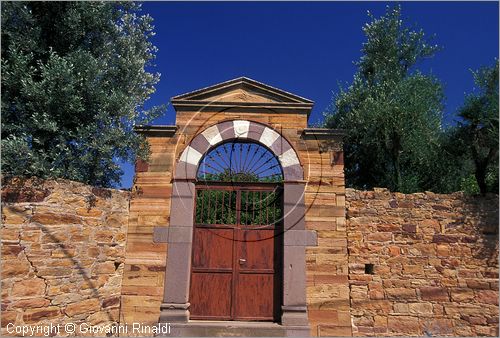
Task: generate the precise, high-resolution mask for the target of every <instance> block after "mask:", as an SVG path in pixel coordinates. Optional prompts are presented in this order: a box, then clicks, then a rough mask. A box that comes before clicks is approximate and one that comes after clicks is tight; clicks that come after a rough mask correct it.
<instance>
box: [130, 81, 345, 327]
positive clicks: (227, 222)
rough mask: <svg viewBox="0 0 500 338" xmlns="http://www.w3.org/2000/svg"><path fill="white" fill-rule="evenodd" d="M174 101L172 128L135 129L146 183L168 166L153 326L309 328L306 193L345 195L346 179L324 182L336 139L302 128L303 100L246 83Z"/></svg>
mask: <svg viewBox="0 0 500 338" xmlns="http://www.w3.org/2000/svg"><path fill="white" fill-rule="evenodd" d="M172 103H173V105H174V107H175V109H176V111H177V124H176V126H157V127H142V128H138V131H139V132H142V133H144V134H145V135H146V136H147V137H148V141H149V142H150V144H151V145H152V152H153V154H152V157H153V158H157V159H158V160H154V159H153V160H151V161H150V163H148V164H145V163H138V165H137V168H136V170H137V171H138V172H139V173H140V172H144V174H138V177H139V179H140V180H143V181H142V182H150V183H146V184H145V185H144V184H143V185H142V186H143V187H144V189H149V188H148V187H147V186H148V185H149V184H154V182H153V181H149V179H148V178H147V177H159V174H156V173H155V172H157V170H159V169H156V168H164V167H165V165H166V167H170V168H171V169H167V174H166V175H167V176H168V177H169V179H170V180H171V181H170V183H168V184H169V185H168V187H167V192H168V198H169V199H168V200H169V201H170V204H169V206H167V207H168V210H169V213H168V224H167V226H156V227H155V228H154V241H155V243H166V250H167V255H166V256H167V259H166V269H165V274H164V276H165V279H164V293H163V301H162V304H161V313H160V319H159V321H160V322H162V323H170V324H171V326H172V333H173V334H174V335H195V336H200V335H201V336H203V335H228V334H233V335H257V336H276V335H278V336H283V335H297V334H298V335H302V336H304V335H309V334H310V330H311V326H310V323H309V318H308V311H307V306H308V304H307V300H306V247H308V246H309V247H314V246H316V245H317V233H316V231H314V230H308V229H307V228H306V215H307V213H308V210H309V209H307V208H306V196H308V197H307V198H309V204H311V203H314V200H315V198H317V196H324V197H321V200H322V201H323V202H322V203H325V205H328V204H332V203H333V205H334V206H335V205H336V203H337V201H341V200H337V199H333V200H332V199H331V198H326V197H327V195H326V193H327V192H328V191H329V190H328V189H330V190H331V189H337V190H338V191H339V192H340V193H343V191H344V187H343V176H341V180H342V185H341V186H339V187H338V188H337V185H335V184H337V183H335V184H332V182H333V181H332V179H331V178H330V177H332V176H331V175H332V173H328V175H327V178H326V180H325V181H324V182H323V181H322V179H323V178H322V177H321V175H322V172H323V168H326V169H329V168H331V166H332V165H334V164H337V163H341V161H342V153H341V151H338V150H339V144H340V138H341V136H340V134H339V133H337V132H335V131H333V132H332V131H327V130H318V129H308V128H307V118H308V114H309V112H310V110H311V108H312V102H311V101H309V100H307V99H304V98H302V97H299V96H296V95H293V94H290V93H288V92H285V91H282V90H279V89H276V88H273V87H270V86H267V85H265V84H262V83H259V82H257V81H254V80H250V79H247V78H238V79H235V80H231V81H227V82H224V83H220V84H218V85H215V86H212V87H208V88H204V89H201V90H198V91H194V92H191V93H188V94H184V95H180V96H177V97H174V98H173V99H172ZM168 149H171V152H169V151H168ZM155 154H157V155H156V156H157V157H155ZM158 156H159V157H158ZM170 156H171V157H170ZM155 161H160V162H155ZM170 161H171V162H170ZM155 163H161V164H160V166H159V167H155ZM163 163H165V165H163ZM310 163H315V165H314V167H311V166H310ZM334 174H335V175H343V174H342V172H341V171H340V172H335V173H334ZM167 176H165V177H167ZM162 177H163V176H162ZM335 182H337V181H335ZM308 184H311V185H310V186H309V188H308V187H307V185H308ZM140 185H141V184H140V183H138V184H137V186H140ZM322 185H323V186H324V185H326V186H330V187H332V188H327V189H326V190H325V189H324V188H321V186H322ZM315 190H316V192H315ZM320 190H321V191H320ZM318 192H320V193H321V195H318ZM321 210H322V209H321ZM331 210H334V213H335V215H337V214H338V215H339V216H338V217H340V218H342V219H343V215H344V211H343V207H339V208H338V211H337V209H329V210H328V211H327V212H326V214H328V215H330V214H332V215H334V214H333V213H332V211H331ZM318 212H321V213H323V211H320V209H318V208H317V209H315V210H314V213H315V214H313V213H311V220H312V219H314V217H316V216H314V215H317V217H316V218H319V217H320V216H321V215H320V214H318ZM139 217H140V214H139ZM334 217H336V216H334ZM341 221H342V220H339V224H340V222H341ZM321 226H323V225H321ZM342 297H343V296H342Z"/></svg>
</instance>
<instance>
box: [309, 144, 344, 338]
mask: <svg viewBox="0 0 500 338" xmlns="http://www.w3.org/2000/svg"><path fill="white" fill-rule="evenodd" d="M331 143H333V144H331V145H330V146H326V147H325V143H324V142H322V143H320V142H318V141H317V140H307V141H305V145H304V146H303V148H304V149H305V150H306V151H307V153H306V154H304V158H305V159H306V160H307V162H306V165H305V167H306V168H308V176H307V185H306V192H305V207H306V215H305V220H306V228H307V229H308V230H313V231H315V232H316V234H317V238H318V242H317V246H314V247H308V248H307V250H306V276H307V286H306V294H307V311H308V317H309V322H310V326H311V335H312V336H350V335H351V314H350V305H349V283H348V258H347V229H346V224H345V186H344V164H343V161H342V160H341V158H342V157H341V156H342V152H341V151H340V149H341V142H340V141H339V140H336V142H331ZM320 147H323V149H320Z"/></svg>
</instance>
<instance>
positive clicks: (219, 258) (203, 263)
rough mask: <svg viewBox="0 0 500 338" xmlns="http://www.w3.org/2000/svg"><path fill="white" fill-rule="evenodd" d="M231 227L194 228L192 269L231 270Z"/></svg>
mask: <svg viewBox="0 0 500 338" xmlns="http://www.w3.org/2000/svg"><path fill="white" fill-rule="evenodd" d="M233 231H234V230H233V229H215V228H195V229H194V236H193V247H194V248H195V250H193V266H192V267H193V269H194V270H198V269H215V270H229V271H231V270H232V267H233V258H232V252H233Z"/></svg>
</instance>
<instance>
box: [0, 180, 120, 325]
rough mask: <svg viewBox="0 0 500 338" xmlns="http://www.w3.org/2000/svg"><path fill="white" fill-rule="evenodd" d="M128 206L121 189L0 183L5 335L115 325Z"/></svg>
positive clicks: (37, 182) (60, 183)
mask: <svg viewBox="0 0 500 338" xmlns="http://www.w3.org/2000/svg"><path fill="white" fill-rule="evenodd" d="M128 207H129V193H128V192H125V191H118V190H111V189H98V188H92V187H89V186H86V185H83V184H80V183H75V182H71V181H66V180H56V181H41V180H37V179H29V180H20V179H10V180H7V179H3V180H2V228H1V244H2V270H1V271H2V334H3V335H6V334H7V332H6V326H7V325H8V324H9V323H13V324H15V325H16V326H19V325H23V324H27V325H36V324H50V323H52V324H54V325H57V324H65V323H69V322H72V323H75V324H78V323H82V322H86V323H88V324H90V325H96V324H112V323H117V322H118V321H119V311H120V292H121V286H122V275H123V266H124V257H125V243H126V233H127V225H128ZM60 334H61V335H65V332H64V330H62V331H61V332H60ZM101 335H102V334H101Z"/></svg>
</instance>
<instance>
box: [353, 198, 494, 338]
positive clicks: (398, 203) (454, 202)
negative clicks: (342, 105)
mask: <svg viewBox="0 0 500 338" xmlns="http://www.w3.org/2000/svg"><path fill="white" fill-rule="evenodd" d="M346 207H347V230H348V231H347V232H348V250H349V286H350V298H351V314H352V324H353V335H358V336H374V335H383V336H393V335H439V336H444V335H453V336H481V335H487V336H496V335H498V196H489V197H474V198H472V197H467V196H464V195H463V194H461V193H454V194H450V195H437V194H433V193H418V194H411V195H404V194H399V193H391V192H389V191H388V190H386V189H375V191H357V190H353V189H346ZM370 264H372V265H370Z"/></svg>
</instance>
